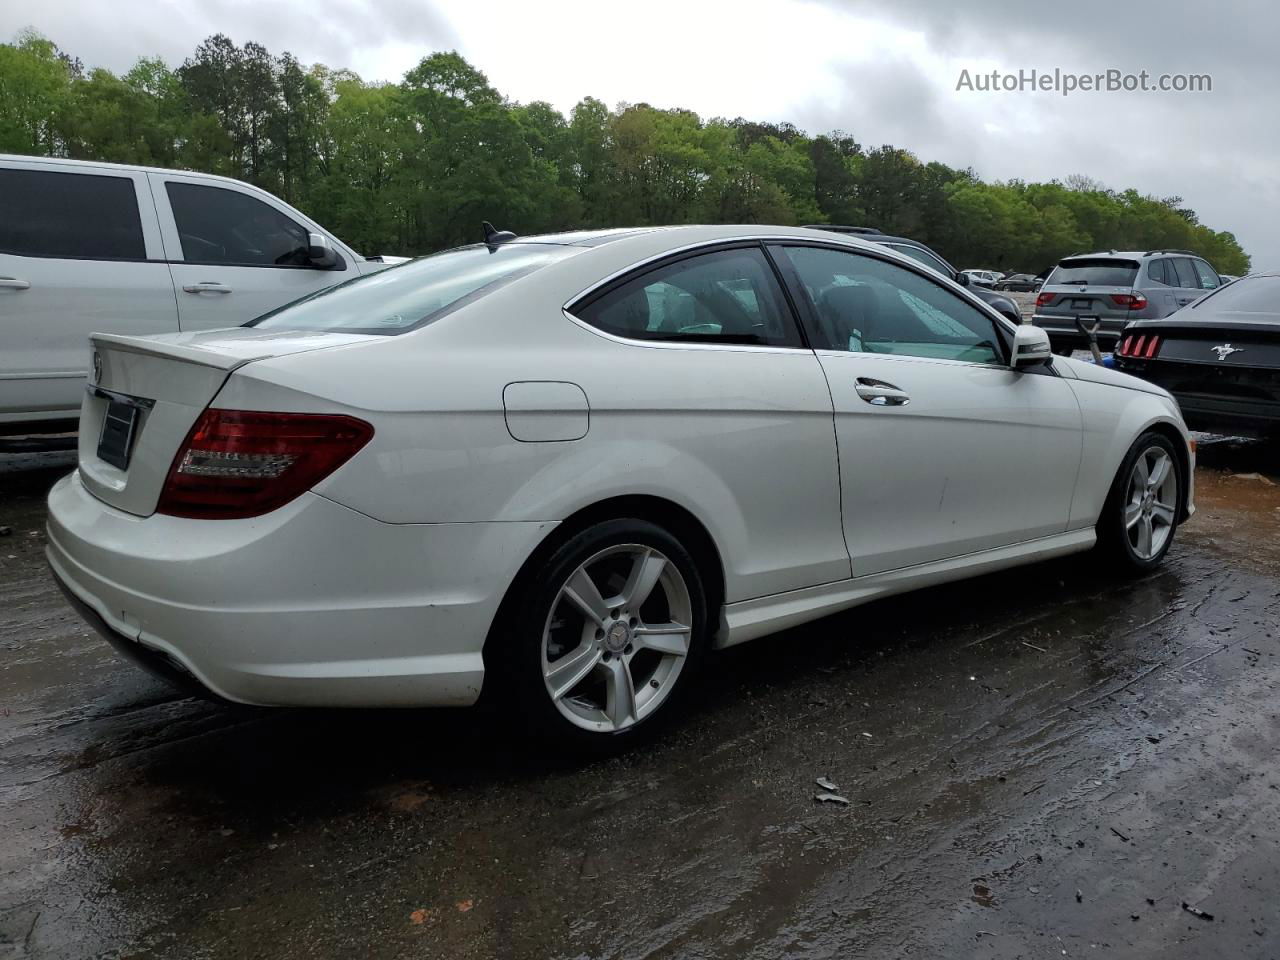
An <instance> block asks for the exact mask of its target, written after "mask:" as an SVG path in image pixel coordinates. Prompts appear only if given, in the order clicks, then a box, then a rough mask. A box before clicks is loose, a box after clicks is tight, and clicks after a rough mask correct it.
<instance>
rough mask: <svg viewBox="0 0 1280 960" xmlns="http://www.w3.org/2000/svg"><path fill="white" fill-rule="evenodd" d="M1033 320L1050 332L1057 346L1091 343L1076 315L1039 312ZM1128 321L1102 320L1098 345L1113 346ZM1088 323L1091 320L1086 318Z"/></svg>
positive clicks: (1052, 341) (1082, 345) (1050, 338)
mask: <svg viewBox="0 0 1280 960" xmlns="http://www.w3.org/2000/svg"><path fill="white" fill-rule="evenodd" d="M1031 322H1032V323H1034V324H1035V325H1036V326H1037V327H1039V328H1040V329H1042V330H1044V331H1045V333H1047V334H1049V341H1050V342H1051V343H1052V344H1053V345H1054V346H1055V347H1058V346H1080V347H1086V346H1088V344H1089V338H1088V337H1086V336H1085V335H1084V334H1082V333H1081V332H1080V328H1079V327H1077V326H1076V322H1075V318H1074V317H1059V316H1053V315H1051V314H1042V313H1037V314H1035V315H1033V316H1032V318H1031ZM1128 322H1129V321H1128V320H1102V321H1101V325H1100V326H1099V327H1098V332H1097V337H1098V345H1099V346H1101V347H1105V348H1107V349H1111V348H1113V347H1114V346H1115V344H1116V341H1117V340H1119V339H1120V331H1122V330H1123V329H1124V328H1125V324H1127V323H1128ZM1086 323H1091V321H1088V320H1086Z"/></svg>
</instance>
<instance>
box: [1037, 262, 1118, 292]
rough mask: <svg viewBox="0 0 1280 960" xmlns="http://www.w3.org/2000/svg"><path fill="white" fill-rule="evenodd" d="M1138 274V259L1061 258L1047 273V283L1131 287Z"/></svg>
mask: <svg viewBox="0 0 1280 960" xmlns="http://www.w3.org/2000/svg"><path fill="white" fill-rule="evenodd" d="M1137 276H1138V261H1136V260H1116V259H1114V258H1111V257H1090V258H1082V259H1080V260H1063V261H1062V262H1061V263H1060V264H1058V266H1057V267H1056V268H1055V269H1054V271H1053V273H1051V274H1049V279H1048V280H1047V281H1046V282H1047V283H1050V284H1053V283H1074V284H1080V285H1081V286H1090V287H1132V286H1133V281H1134V280H1135V279H1136V278H1137Z"/></svg>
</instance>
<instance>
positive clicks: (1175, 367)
mask: <svg viewBox="0 0 1280 960" xmlns="http://www.w3.org/2000/svg"><path fill="white" fill-rule="evenodd" d="M1115 365H1116V368H1117V369H1120V370H1123V371H1124V372H1125V373H1131V374H1133V375H1134V376H1138V377H1142V378H1143V379H1144V380H1150V381H1151V382H1152V383H1156V384H1159V385H1160V386H1162V387H1164V388H1165V389H1166V390H1168V391H1169V392H1170V393H1172V394H1173V395H1174V396H1175V397H1176V398H1177V400H1178V404H1179V406H1181V407H1182V415H1183V417H1184V418H1186V421H1187V425H1188V426H1189V427H1191V428H1192V429H1193V430H1206V431H1210V432H1213V433H1228V434H1240V435H1245V436H1254V437H1275V436H1280V273H1256V274H1250V275H1249V276H1247V277H1241V278H1240V279H1239V280H1234V281H1232V282H1231V283H1228V284H1226V285H1225V286H1222V287H1219V288H1218V289H1217V290H1215V291H1213V292H1212V293H1210V294H1208V295H1206V296H1204V297H1202V298H1200V299H1199V300H1197V301H1196V302H1195V303H1192V304H1190V305H1189V306H1186V307H1183V308H1182V309H1181V310H1179V311H1177V312H1176V313H1172V314H1170V315H1169V316H1167V317H1164V318H1163V319H1160V320H1139V321H1136V322H1134V323H1131V324H1129V325H1128V326H1126V327H1125V328H1124V332H1123V333H1121V335H1120V342H1119V344H1118V345H1117V347H1116V352H1115Z"/></svg>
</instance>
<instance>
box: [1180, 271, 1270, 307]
mask: <svg viewBox="0 0 1280 960" xmlns="http://www.w3.org/2000/svg"><path fill="white" fill-rule="evenodd" d="M1277 280H1280V277H1272V276H1260V277H1241V278H1240V279H1239V280H1233V281H1232V282H1231V283H1228V284H1227V285H1226V286H1223V287H1219V288H1218V289H1217V290H1215V291H1214V292H1213V293H1211V294H1209V295H1208V296H1205V297H1201V298H1200V299H1199V300H1197V301H1196V302H1195V307H1196V308H1199V307H1200V306H1202V305H1203V304H1206V303H1210V302H1212V305H1213V309H1214V310H1229V311H1231V312H1232V313H1266V314H1270V315H1272V316H1274V315H1276V314H1277V313H1280V304H1278V303H1277V301H1276V294H1277V293H1278V292H1280V289H1278V285H1277V283H1276V281H1277Z"/></svg>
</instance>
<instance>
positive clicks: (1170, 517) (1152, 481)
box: [1124, 446, 1178, 560]
mask: <svg viewBox="0 0 1280 960" xmlns="http://www.w3.org/2000/svg"><path fill="white" fill-rule="evenodd" d="M1177 515H1178V470H1177V467H1176V466H1175V465H1174V462H1173V457H1171V456H1170V455H1169V453H1168V451H1166V450H1165V449H1164V448H1163V447H1159V446H1150V447H1147V448H1146V449H1145V450H1143V451H1142V452H1141V453H1140V454H1138V457H1137V459H1136V460H1135V461H1134V463H1133V469H1132V470H1131V471H1130V474H1129V491H1128V495H1127V496H1126V497H1125V507H1124V528H1125V534H1126V536H1128V538H1129V545H1130V546H1131V547H1133V552H1134V553H1135V554H1136V555H1137V556H1138V557H1139V558H1140V559H1142V560H1151V559H1154V558H1155V557H1157V556H1159V555H1160V553H1161V552H1162V551H1163V550H1164V547H1165V544H1166V543H1167V542H1168V540H1169V538H1170V537H1171V536H1173V528H1174V526H1175V525H1176V523H1177Z"/></svg>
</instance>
